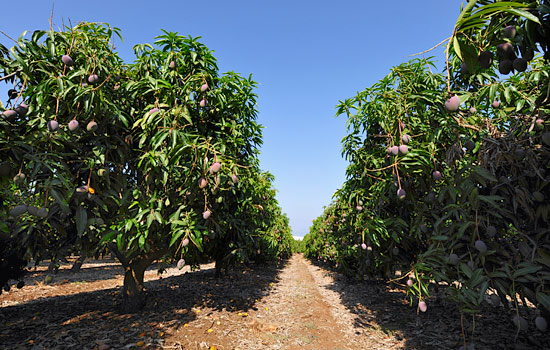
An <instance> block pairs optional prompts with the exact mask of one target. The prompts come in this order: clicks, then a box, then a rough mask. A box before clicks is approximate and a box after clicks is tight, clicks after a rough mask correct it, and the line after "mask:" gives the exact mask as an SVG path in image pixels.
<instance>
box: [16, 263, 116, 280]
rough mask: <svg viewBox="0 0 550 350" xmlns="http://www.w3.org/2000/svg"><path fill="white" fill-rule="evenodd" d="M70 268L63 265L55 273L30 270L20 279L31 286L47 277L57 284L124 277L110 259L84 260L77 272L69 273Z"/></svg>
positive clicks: (68, 265) (65, 264)
mask: <svg viewBox="0 0 550 350" xmlns="http://www.w3.org/2000/svg"><path fill="white" fill-rule="evenodd" d="M40 266H41V267H44V266H47V264H44V263H42V264H41V265H40ZM70 267H71V265H70V264H67V263H63V264H62V266H61V269H58V270H57V271H56V272H55V273H51V272H50V271H48V270H47V269H46V270H45V269H43V268H42V269H40V270H36V269H34V268H30V269H29V270H28V271H27V272H26V273H25V275H24V276H23V278H22V279H23V280H24V281H25V284H26V285H33V284H37V283H40V282H43V281H44V278H45V277H46V276H47V275H52V276H54V279H55V280H56V282H57V283H59V284H63V283H73V282H94V281H100V280H107V279H111V278H116V277H119V276H122V275H124V271H123V270H122V265H121V264H120V263H119V262H118V261H116V260H112V259H104V260H90V261H88V260H86V262H85V266H83V267H82V268H81V269H80V270H79V271H77V272H73V271H71V269H70Z"/></svg>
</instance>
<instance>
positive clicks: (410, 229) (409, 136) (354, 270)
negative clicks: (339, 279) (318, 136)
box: [305, 1, 550, 329]
mask: <svg viewBox="0 0 550 350" xmlns="http://www.w3.org/2000/svg"><path fill="white" fill-rule="evenodd" d="M549 14H550V6H548V4H547V3H546V1H518V2H504V1H470V2H469V3H468V4H467V5H466V6H465V7H464V9H463V10H462V12H461V14H460V16H459V18H458V20H457V23H456V26H455V30H454V32H453V33H452V36H451V38H449V39H448V46H447V69H446V70H445V72H443V73H434V72H433V71H434V70H435V66H434V64H433V62H432V61H431V59H416V60H413V61H411V62H408V63H405V64H402V65H400V66H397V67H394V68H393V69H392V70H391V72H390V74H389V75H387V76H386V77H385V78H383V79H382V80H380V81H379V82H378V83H376V84H375V85H374V86H372V87H370V88H367V89H365V90H364V91H362V92H360V93H358V94H357V96H355V97H353V98H350V99H348V100H345V101H342V102H341V103H340V105H339V106H338V114H339V115H340V114H345V115H346V116H347V118H348V121H347V125H348V131H349V135H348V136H347V137H346V138H345V139H344V140H343V154H344V156H345V157H346V159H347V160H349V162H350V165H349V167H348V169H347V180H346V182H345V183H344V184H343V186H342V187H341V188H340V189H339V190H338V191H337V192H336V194H335V196H334V197H335V200H334V202H333V203H332V204H331V205H330V206H328V207H326V208H325V211H324V213H323V215H322V216H320V217H319V218H317V220H315V222H314V224H313V226H312V227H311V230H310V233H309V235H307V236H306V237H305V245H306V255H307V256H309V257H310V258H316V259H322V260H326V261H328V262H330V263H332V264H334V265H336V266H338V267H339V268H340V269H341V270H342V271H344V272H346V273H348V274H350V275H354V276H357V277H359V278H363V277H365V276H379V277H385V278H388V279H393V278H394V277H395V275H394V273H395V272H396V271H397V270H399V271H402V272H403V275H402V278H401V282H402V283H403V287H404V288H406V289H407V291H408V293H409V294H410V295H411V301H413V300H418V301H419V302H418V303H417V304H416V305H418V309H419V310H420V311H426V309H427V303H426V301H425V299H426V298H427V297H428V296H429V290H428V285H429V283H430V282H431V281H435V282H436V283H438V284H439V285H441V286H442V287H443V288H444V290H445V292H446V294H447V295H448V297H449V298H450V299H452V300H455V301H456V302H458V303H459V305H460V306H461V310H462V311H463V312H471V313H475V312H478V311H479V305H480V303H482V302H483V301H484V300H485V296H486V294H487V293H488V292H489V293H491V294H492V293H497V294H496V295H498V298H495V297H493V298H492V300H493V302H495V303H497V302H500V301H502V302H503V303H504V304H505V305H506V306H508V302H507V300H508V299H509V300H511V301H512V307H513V308H515V310H516V312H518V313H519V309H518V308H517V306H518V304H520V303H523V304H524V305H525V304H526V302H527V300H529V301H530V302H532V303H533V304H535V305H536V306H537V307H538V309H539V312H541V313H542V314H546V313H547V312H548V311H549V310H550V287H549V284H548V282H549V281H550V235H549V232H550V227H549V222H550V221H549V220H550V218H549V214H550V202H549V201H548V198H550V186H549V185H548V183H549V180H550V130H549V128H550V123H549V122H548V115H549V113H550V109H549V104H548V101H549V100H548V86H549V83H550V69H549V68H548V65H547V62H546V61H545V59H547V58H548V55H550V54H549V53H548V52H549V51H548V50H549V49H550V47H549V41H550V25H549V24H550V22H549ZM537 51H539V52H541V54H540V55H538V56H536V57H535V58H533V57H534V56H535V53H537ZM493 58H498V60H497V59H495V60H493ZM510 73H513V74H511V75H510V76H509V77H506V75H508V74H510ZM412 296H416V297H417V298H414V299H413V298H412ZM507 298H508V299H507ZM499 299H500V300H499ZM517 316H518V317H528V318H535V317H536V316H539V315H538V314H537V315H519V314H518V315H517ZM543 323H545V322H542V321H541V318H540V316H539V318H537V327H539V326H540V325H541V324H543ZM518 324H519V322H518ZM539 328H542V327H539ZM522 329H523V327H522Z"/></svg>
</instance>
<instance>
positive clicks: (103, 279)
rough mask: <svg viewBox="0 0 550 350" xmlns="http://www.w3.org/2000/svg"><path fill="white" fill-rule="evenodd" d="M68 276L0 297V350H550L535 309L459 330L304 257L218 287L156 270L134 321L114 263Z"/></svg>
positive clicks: (42, 269)
mask: <svg viewBox="0 0 550 350" xmlns="http://www.w3.org/2000/svg"><path fill="white" fill-rule="evenodd" d="M69 268H70V265H69V264H64V265H62V266H61V269H60V270H59V272H58V273H57V274H56V275H55V277H54V281H53V282H52V283H51V284H45V283H44V278H45V276H46V275H47V266H46V265H41V266H39V267H38V268H36V269H35V270H33V271H31V272H30V273H28V274H27V275H26V277H25V282H26V286H25V287H24V288H23V289H20V290H18V289H15V288H12V290H11V291H10V292H9V293H6V292H4V293H3V294H2V295H0V349H29V348H31V349H97V350H106V349H134V348H140V349H212V350H213V349H219V350H227V349H241V350H246V349H288V350H294V349H327V350H336V349H382V350H385V349H391V350H394V349H419V350H420V349H422V350H424V349H459V348H460V346H462V345H463V344H464V339H463V337H462V335H461V334H462V328H464V330H465V336H466V340H467V344H468V345H470V346H471V345H472V344H475V349H476V350H479V349H550V340H548V339H547V338H548V337H547V334H545V333H542V332H540V331H538V330H536V329H535V327H534V325H533V323H532V319H533V318H534V317H535V315H534V311H533V310H532V309H527V308H526V309H522V313H523V316H524V317H529V319H530V321H531V324H530V329H529V331H528V332H522V333H520V334H519V335H518V334H517V332H516V329H515V327H514V326H513V324H512V323H511V321H510V319H511V318H512V316H513V313H512V311H510V310H506V309H505V308H504V307H503V306H502V305H501V306H498V307H495V306H492V305H490V304H489V303H487V305H485V306H484V310H483V312H482V314H481V315H478V316H476V318H475V319H472V318H471V316H470V317H467V318H464V319H463V320H462V324H463V327H461V319H460V313H459V312H458V309H457V308H456V307H455V306H454V305H452V304H449V303H446V302H444V301H443V299H441V298H435V297H434V298H431V299H429V300H428V301H427V303H428V311H427V312H426V313H419V314H418V313H417V312H416V305H412V306H410V305H409V299H408V298H407V296H406V294H405V293H404V292H403V290H402V289H393V288H391V287H390V286H389V285H387V284H385V283H382V282H380V281H360V282H358V281H352V280H348V279H346V278H345V277H343V276H341V275H340V274H338V273H336V272H333V271H331V270H329V269H327V268H326V267H323V266H319V265H314V264H312V263H311V262H309V261H307V260H305V259H304V258H303V257H302V256H301V255H294V256H293V257H292V258H291V259H290V260H288V261H285V262H281V263H280V264H278V265H262V266H254V267H253V268H240V269H238V270H237V269H236V270H233V271H231V272H230V273H229V274H227V275H226V276H224V277H222V278H219V279H216V278H215V277H214V266H213V264H208V265H203V266H201V269H200V271H193V272H191V271H190V270H189V268H188V267H185V268H184V269H183V270H181V271H180V270H178V269H176V268H168V269H167V270H166V272H164V273H163V274H162V275H158V274H157V271H156V268H158V266H153V267H151V269H149V270H148V271H147V272H146V276H145V280H146V288H147V290H148V294H149V299H148V303H147V306H146V308H145V309H144V310H143V311H142V312H141V313H139V314H121V313H119V312H118V311H117V307H116V305H117V302H118V293H119V290H120V287H121V285H122V281H123V275H122V272H123V271H122V268H121V267H120V265H119V264H117V263H116V262H115V261H112V260H91V261H89V262H87V263H85V264H84V265H83V266H82V269H81V271H80V272H77V273H71V272H70V271H69ZM473 321H475V324H474V322H473ZM470 349H471V347H470Z"/></svg>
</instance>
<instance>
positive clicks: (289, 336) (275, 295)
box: [238, 255, 348, 350]
mask: <svg viewBox="0 0 550 350" xmlns="http://www.w3.org/2000/svg"><path fill="white" fill-rule="evenodd" d="M308 265H309V263H308V262H306V261H305V260H304V258H303V257H302V256H300V255H295V256H294V257H292V258H291V259H290V261H289V264H288V265H287V266H286V267H285V268H284V269H283V271H282V272H281V274H280V276H279V278H280V280H279V282H278V283H277V284H276V285H275V286H274V288H273V290H272V291H271V293H270V294H269V295H268V296H267V297H266V298H265V299H263V300H262V301H261V302H260V303H261V308H259V309H260V310H263V312H261V313H260V314H258V315H256V318H255V319H254V320H252V321H251V322H250V325H251V327H252V328H253V329H254V330H255V332H256V333H257V335H258V337H257V338H256V339H254V337H247V338H248V339H242V340H241V341H240V344H239V345H238V346H240V347H241V348H243V349H261V348H270V349H289V350H294V349H326V350H336V349H347V348H348V339H347V338H346V334H345V332H343V331H342V329H341V327H340V325H339V323H338V322H337V321H336V320H335V319H334V317H333V316H332V314H331V311H330V310H331V306H330V305H329V304H327V303H326V301H325V300H324V298H323V296H322V295H321V293H320V292H319V289H318V288H317V284H316V282H315V280H314V278H313V276H312V275H311V273H310V271H309V269H308ZM243 336H245V337H246V335H244V334H243Z"/></svg>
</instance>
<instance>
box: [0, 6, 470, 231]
mask: <svg viewBox="0 0 550 350" xmlns="http://www.w3.org/2000/svg"><path fill="white" fill-rule="evenodd" d="M461 3H462V1H459V0H424V1H410V0H397V1H376V2H374V1H365V0H356V1H351V0H341V1H296V0H294V1H288V0H279V1H262V0H248V1H240V0H233V1H227V0H225V1H219V0H211V1H184V0H181V1H165V0H156V1H139V0H138V1H123V0H110V1H104V0H94V1H86V2H84V1H74V0H72V1H67V0H56V1H55V4H54V17H53V18H54V27H55V28H58V27H60V26H61V25H62V23H63V22H62V21H64V23H65V24H68V22H69V19H70V20H71V22H72V23H73V24H75V23H78V22H79V21H97V22H107V23H109V24H111V25H112V26H115V27H118V28H120V29H121V30H122V36H123V38H124V42H123V43H121V44H119V45H117V49H118V51H119V53H120V55H121V56H122V57H123V58H124V59H125V60H127V61H130V60H132V59H133V55H132V46H133V45H134V44H137V43H145V42H148V43H152V42H153V41H154V37H155V36H156V35H159V34H161V31H160V29H166V30H169V31H176V32H179V33H180V34H182V35H192V36H201V37H202V39H201V41H202V42H203V43H204V44H206V45H207V46H208V47H209V48H210V49H212V50H214V51H215V53H214V55H215V57H216V58H217V59H218V64H219V67H220V69H221V71H222V72H225V71H229V70H233V71H235V72H238V73H241V74H242V75H245V76H248V74H250V73H252V74H253V78H254V80H256V81H257V82H259V88H258V90H257V93H258V95H259V105H258V108H259V122H260V123H261V124H263V125H264V126H265V129H264V145H263V147H262V149H261V152H262V153H261V156H260V161H261V167H262V169H263V170H268V171H270V172H271V173H273V174H274V175H275V178H276V179H275V187H276V188H277V190H278V193H277V198H278V200H279V202H280V204H281V206H282V208H283V211H284V212H285V213H287V215H288V216H289V218H290V224H291V226H292V229H293V233H294V235H295V236H303V235H305V234H306V233H307V232H308V231H309V227H310V225H311V222H312V220H313V219H315V218H316V217H317V216H319V215H320V214H321V213H322V209H323V206H325V205H328V204H329V203H330V201H331V197H332V195H333V193H334V191H335V190H336V189H337V188H338V187H340V186H341V185H342V183H343V182H344V179H345V169H346V162H345V161H344V160H343V159H342V157H341V154H340V152H341V144H340V141H341V140H342V138H343V137H344V136H345V134H346V129H345V118H344V117H339V118H335V106H336V104H337V103H338V101H339V100H343V99H346V98H349V97H352V96H354V95H355V94H356V93H357V92H358V91H361V90H363V89H364V88H365V87H369V86H371V85H372V84H374V83H375V82H376V81H378V80H380V79H381V78H382V77H383V76H385V75H386V74H387V73H388V71H389V69H390V68H391V67H392V66H395V65H398V64H400V63H403V62H406V61H408V60H409V58H408V57H407V56H408V55H410V54H413V53H417V52H421V51H424V50H427V49H429V48H430V47H432V46H434V45H435V44H437V43H439V42H440V41H441V40H443V39H445V38H447V37H448V36H450V34H451V31H452V29H453V25H454V22H455V20H456V18H457V16H458V14H459V9H460V4H461ZM21 8H23V9H24V10H23V12H21V10H20V9H21ZM51 9H52V1H47V0H33V1H22V2H17V1H11V2H8V3H6V4H5V5H4V6H3V10H4V12H5V13H6V14H11V15H5V16H3V18H2V23H1V24H0V30H2V31H3V32H5V33H6V34H8V35H10V36H12V37H14V38H17V37H19V35H20V34H21V33H22V32H23V31H25V30H28V31H30V32H32V31H33V30H36V29H47V28H48V27H49V17H50V12H51ZM0 42H2V43H3V44H4V45H6V46H8V47H11V46H13V43H12V42H10V40H9V39H7V38H6V37H5V36H4V35H2V34H0ZM428 55H435V56H438V57H440V60H441V61H442V60H443V49H442V48H439V49H436V50H434V51H432V52H430V53H429V54H428ZM0 93H1V94H2V96H1V99H2V101H5V100H6V96H5V88H4V86H2V87H0Z"/></svg>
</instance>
